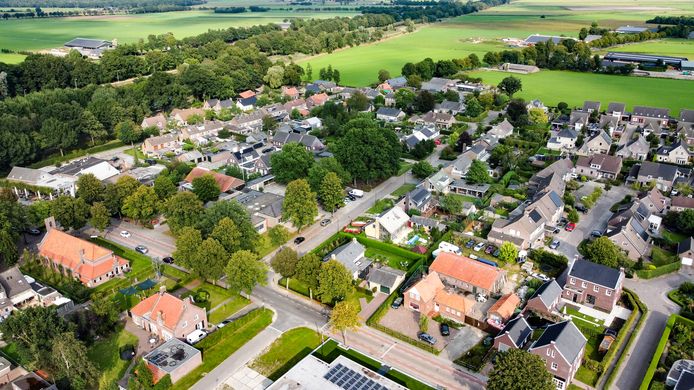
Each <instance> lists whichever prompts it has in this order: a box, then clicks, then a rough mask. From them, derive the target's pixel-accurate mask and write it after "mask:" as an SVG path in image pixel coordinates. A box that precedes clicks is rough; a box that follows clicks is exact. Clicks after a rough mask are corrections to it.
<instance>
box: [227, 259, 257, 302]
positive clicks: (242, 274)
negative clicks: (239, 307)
mask: <svg viewBox="0 0 694 390" xmlns="http://www.w3.org/2000/svg"><path fill="white" fill-rule="evenodd" d="M225 271H226V275H227V286H228V287H229V289H230V290H231V291H234V292H245V293H246V294H247V295H250V294H251V293H252V292H253V288H254V287H255V286H256V285H257V284H260V285H265V284H266V283H267V280H266V275H267V266H266V265H265V263H263V262H262V261H259V260H258V255H256V254H255V253H253V252H251V251H247V250H241V251H238V252H236V253H234V254H233V255H231V259H230V260H229V263H228V264H227V266H226V269H225Z"/></svg>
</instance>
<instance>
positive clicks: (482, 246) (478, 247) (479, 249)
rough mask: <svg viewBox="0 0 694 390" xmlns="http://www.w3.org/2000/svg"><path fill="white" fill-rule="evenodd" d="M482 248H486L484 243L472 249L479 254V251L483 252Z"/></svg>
mask: <svg viewBox="0 0 694 390" xmlns="http://www.w3.org/2000/svg"><path fill="white" fill-rule="evenodd" d="M482 248H484V243H483V242H480V243H478V244H477V245H475V247H474V248H472V249H473V250H474V251H475V252H479V251H481V250H482Z"/></svg>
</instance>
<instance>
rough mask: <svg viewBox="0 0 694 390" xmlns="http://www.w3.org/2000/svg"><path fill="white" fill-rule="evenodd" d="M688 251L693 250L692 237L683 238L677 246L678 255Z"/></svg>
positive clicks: (693, 239) (693, 240)
mask: <svg viewBox="0 0 694 390" xmlns="http://www.w3.org/2000/svg"><path fill="white" fill-rule="evenodd" d="M690 250H694V237H689V238H685V239H684V240H682V242H680V243H679V244H678V245H677V254H678V255H679V254H682V253H684V252H686V251H690Z"/></svg>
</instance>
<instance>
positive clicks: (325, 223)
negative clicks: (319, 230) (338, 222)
mask: <svg viewBox="0 0 694 390" xmlns="http://www.w3.org/2000/svg"><path fill="white" fill-rule="evenodd" d="M330 222H332V221H331V220H330V218H326V219H324V220H322V221H320V225H321V226H328V225H330Z"/></svg>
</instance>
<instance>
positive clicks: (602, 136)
mask: <svg viewBox="0 0 694 390" xmlns="http://www.w3.org/2000/svg"><path fill="white" fill-rule="evenodd" d="M611 146H612V137H610V136H609V135H608V134H607V133H605V130H600V132H599V133H598V134H596V135H595V136H594V137H593V138H590V139H589V140H587V141H585V142H584V143H583V145H581V147H580V148H579V149H578V151H577V152H576V154H578V155H581V156H591V155H593V154H596V153H602V154H607V153H609V152H610V147H611Z"/></svg>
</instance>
